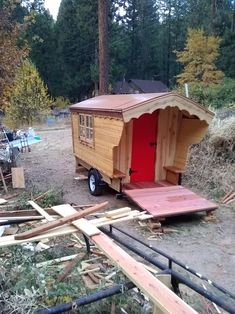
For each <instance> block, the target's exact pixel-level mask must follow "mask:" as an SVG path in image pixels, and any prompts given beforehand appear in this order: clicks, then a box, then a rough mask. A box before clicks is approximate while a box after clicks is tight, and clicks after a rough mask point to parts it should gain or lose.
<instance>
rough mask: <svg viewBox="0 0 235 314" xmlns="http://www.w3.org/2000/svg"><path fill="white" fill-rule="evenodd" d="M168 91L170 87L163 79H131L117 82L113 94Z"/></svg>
mask: <svg viewBox="0 0 235 314" xmlns="http://www.w3.org/2000/svg"><path fill="white" fill-rule="evenodd" d="M168 91H169V89H168V87H167V86H166V85H165V84H164V83H162V82H161V81H155V80H135V79H130V80H128V81H126V80H123V81H118V82H116V83H115V84H114V86H113V89H112V94H142V93H144V94H145V93H165V92H168Z"/></svg>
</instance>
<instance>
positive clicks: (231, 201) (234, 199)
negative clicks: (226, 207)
mask: <svg viewBox="0 0 235 314" xmlns="http://www.w3.org/2000/svg"><path fill="white" fill-rule="evenodd" d="M234 201H235V197H234V198H233V199H232V200H229V201H228V202H227V203H226V204H230V203H233V202H234Z"/></svg>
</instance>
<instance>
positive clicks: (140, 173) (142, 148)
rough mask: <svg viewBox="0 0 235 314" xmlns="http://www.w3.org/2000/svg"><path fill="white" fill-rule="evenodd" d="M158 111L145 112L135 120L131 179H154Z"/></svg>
mask: <svg viewBox="0 0 235 314" xmlns="http://www.w3.org/2000/svg"><path fill="white" fill-rule="evenodd" d="M157 117H158V116H157V113H156V112H154V113H152V114H148V113H145V114H144V115H142V116H140V117H139V118H138V119H134V120H133V133H132V157H131V169H130V179H131V180H130V181H131V182H140V181H154V177H155V160H156V145H157V144H156V140H157Z"/></svg>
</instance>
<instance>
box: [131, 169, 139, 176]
mask: <svg viewBox="0 0 235 314" xmlns="http://www.w3.org/2000/svg"><path fill="white" fill-rule="evenodd" d="M135 172H138V171H137V170H132V169H131V168H130V169H129V176H131V175H132V173H135Z"/></svg>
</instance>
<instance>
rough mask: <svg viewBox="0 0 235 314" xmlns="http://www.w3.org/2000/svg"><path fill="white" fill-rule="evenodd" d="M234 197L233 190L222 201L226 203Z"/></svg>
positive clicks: (234, 192)
mask: <svg viewBox="0 0 235 314" xmlns="http://www.w3.org/2000/svg"><path fill="white" fill-rule="evenodd" d="M234 198H235V191H233V192H232V193H231V194H230V195H229V196H228V197H227V198H226V199H225V200H224V201H223V204H228V202H229V201H230V200H232V199H234Z"/></svg>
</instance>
